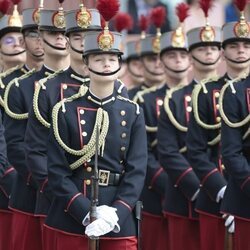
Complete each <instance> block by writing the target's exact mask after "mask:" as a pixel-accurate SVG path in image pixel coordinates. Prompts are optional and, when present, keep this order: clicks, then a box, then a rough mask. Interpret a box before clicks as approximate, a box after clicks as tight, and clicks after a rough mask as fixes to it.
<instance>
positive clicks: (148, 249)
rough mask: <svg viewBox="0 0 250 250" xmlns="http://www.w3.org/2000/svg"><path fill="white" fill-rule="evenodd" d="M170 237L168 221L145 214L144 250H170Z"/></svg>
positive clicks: (142, 241) (142, 238)
mask: <svg viewBox="0 0 250 250" xmlns="http://www.w3.org/2000/svg"><path fill="white" fill-rule="evenodd" d="M168 237H169V236H168V223H167V219H166V218H164V217H163V216H156V215H153V214H149V213H145V212H143V217H142V236H141V245H142V250H168V249H169V248H168Z"/></svg>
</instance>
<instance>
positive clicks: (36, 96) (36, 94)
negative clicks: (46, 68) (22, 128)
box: [33, 69, 63, 128]
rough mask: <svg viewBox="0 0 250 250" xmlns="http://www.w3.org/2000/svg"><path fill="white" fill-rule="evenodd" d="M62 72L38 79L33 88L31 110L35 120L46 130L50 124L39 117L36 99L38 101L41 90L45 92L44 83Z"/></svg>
mask: <svg viewBox="0 0 250 250" xmlns="http://www.w3.org/2000/svg"><path fill="white" fill-rule="evenodd" d="M62 72H63V70H61V69H60V70H57V71H55V72H54V73H52V74H50V75H49V76H47V77H45V78H42V79H40V80H39V81H38V82H37V84H36V86H35V91H34V95H33V109H34V113H35V116H36V118H37V120H38V121H39V122H40V123H41V124H42V125H43V126H45V127H46V128H50V123H49V122H47V121H46V120H45V119H44V118H43V117H42V115H41V113H40V110H39V105H38V99H39V93H40V91H41V89H43V90H45V89H46V86H45V84H46V82H47V81H48V80H50V79H52V78H54V77H56V76H58V75H59V74H60V73H62Z"/></svg>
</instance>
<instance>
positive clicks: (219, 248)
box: [199, 213, 226, 250]
mask: <svg viewBox="0 0 250 250" xmlns="http://www.w3.org/2000/svg"><path fill="white" fill-rule="evenodd" d="M199 218H200V241H201V248H200V249H201V250H223V249H224V240H225V230H226V228H225V225H224V223H225V220H224V219H222V218H217V217H215V216H213V215H211V216H210V215H207V214H203V213H200V214H199Z"/></svg>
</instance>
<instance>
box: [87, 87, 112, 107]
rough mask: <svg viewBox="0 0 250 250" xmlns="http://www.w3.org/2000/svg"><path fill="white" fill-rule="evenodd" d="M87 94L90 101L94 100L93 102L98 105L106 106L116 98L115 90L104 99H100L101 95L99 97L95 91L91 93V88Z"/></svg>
mask: <svg viewBox="0 0 250 250" xmlns="http://www.w3.org/2000/svg"><path fill="white" fill-rule="evenodd" d="M86 96H87V99H88V100H89V101H90V102H93V103H95V104H97V105H98V106H106V105H108V104H112V103H113V102H114V101H115V99H116V97H115V94H114V92H113V93H112V94H111V95H109V96H107V97H105V98H103V99H100V98H99V97H97V96H95V95H94V94H93V93H91V91H90V89H88V91H87V94H86Z"/></svg>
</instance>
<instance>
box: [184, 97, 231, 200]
mask: <svg viewBox="0 0 250 250" xmlns="http://www.w3.org/2000/svg"><path fill="white" fill-rule="evenodd" d="M207 98H208V95H205V94H204V95H203V94H200V95H199V100H198V112H199V116H200V119H201V120H202V121H203V122H205V123H207V124H209V121H208V115H210V114H211V112H212V110H211V108H209V103H208V100H207ZM209 132H210V131H209V130H206V129H205V128H202V127H201V126H200V125H199V124H198V123H197V122H196V120H195V117H194V114H193V112H192V113H191V116H190V122H189V125H188V132H187V142H186V143H187V150H188V159H189V162H190V164H191V166H192V167H193V169H194V171H195V173H196V174H197V176H198V177H199V179H200V183H201V185H202V187H203V188H204V190H205V191H206V192H207V194H208V195H209V197H210V198H211V199H212V200H214V201H215V200H216V197H217V194H218V192H219V191H220V189H221V188H222V187H223V186H225V185H226V184H227V183H226V180H225V179H224V177H223V176H222V174H221V173H220V172H219V170H218V169H217V166H216V164H215V163H214V162H212V161H211V160H210V159H209V154H208V151H209V147H208V141H209V137H208V134H209Z"/></svg>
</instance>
